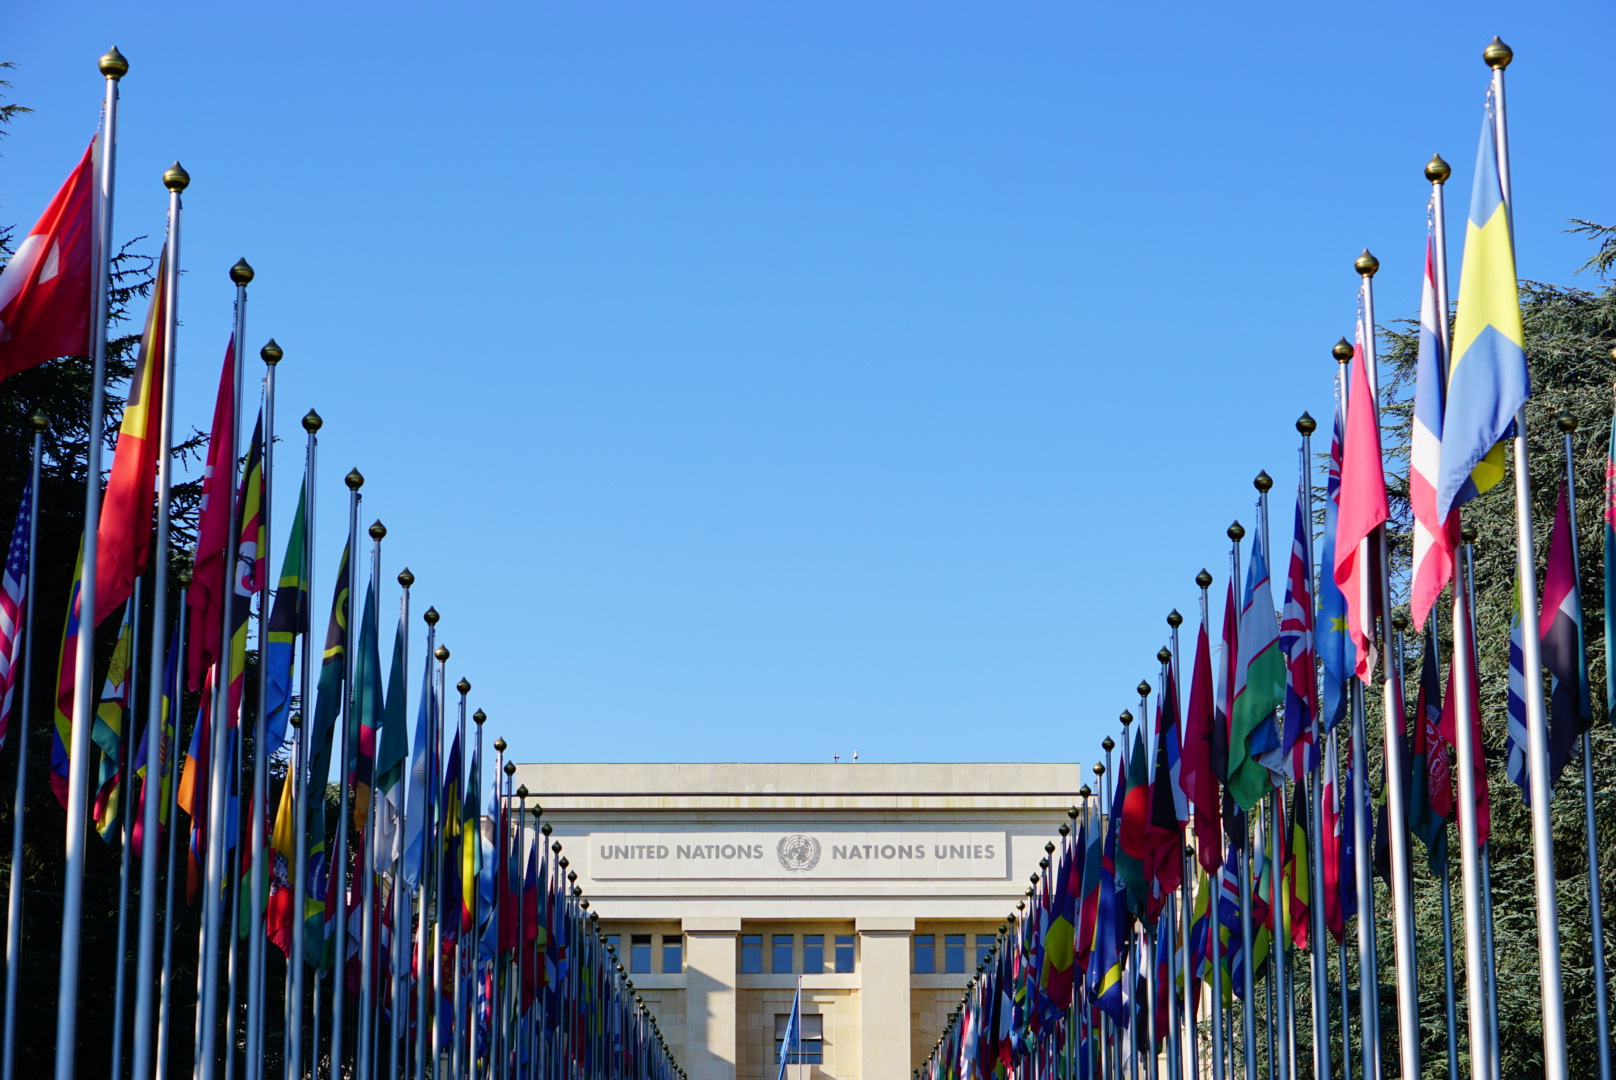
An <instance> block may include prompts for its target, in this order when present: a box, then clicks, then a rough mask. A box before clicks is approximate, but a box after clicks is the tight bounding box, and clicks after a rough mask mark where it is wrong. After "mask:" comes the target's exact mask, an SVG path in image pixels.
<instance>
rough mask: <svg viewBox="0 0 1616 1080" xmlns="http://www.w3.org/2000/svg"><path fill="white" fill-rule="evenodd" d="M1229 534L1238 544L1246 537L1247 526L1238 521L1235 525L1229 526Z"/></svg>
mask: <svg viewBox="0 0 1616 1080" xmlns="http://www.w3.org/2000/svg"><path fill="white" fill-rule="evenodd" d="M1228 534H1229V539H1230V540H1233V541H1234V542H1235V543H1237V544H1238V543H1239V542H1240V541H1242V540H1244V539H1245V538H1246V527H1245V526H1244V525H1242V524H1240V523H1239V522H1238V521H1237V522H1235V523H1234V524H1233V525H1230V526H1229V528H1228Z"/></svg>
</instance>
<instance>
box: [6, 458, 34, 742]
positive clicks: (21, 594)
mask: <svg viewBox="0 0 1616 1080" xmlns="http://www.w3.org/2000/svg"><path fill="white" fill-rule="evenodd" d="M33 505H34V488H33V482H32V481H26V482H24V484H23V489H22V505H21V506H19V507H17V524H16V527H15V528H13V529H12V530H11V550H10V552H9V553H7V555H6V570H5V574H4V576H0V747H3V746H5V745H6V734H7V733H8V732H9V731H10V730H11V710H12V699H13V697H14V695H15V691H16V689H17V670H18V669H19V668H20V667H21V666H22V665H21V663H20V661H21V659H22V635H23V625H22V621H23V601H24V599H25V598H26V595H27V592H28V519H29V516H30V515H31V514H32V512H33Z"/></svg>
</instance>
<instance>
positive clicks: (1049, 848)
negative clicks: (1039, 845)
mask: <svg viewBox="0 0 1616 1080" xmlns="http://www.w3.org/2000/svg"><path fill="white" fill-rule="evenodd" d="M1044 854H1045V855H1053V854H1055V842H1054V841H1053V840H1046V841H1044Z"/></svg>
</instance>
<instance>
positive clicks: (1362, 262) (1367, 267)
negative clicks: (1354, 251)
mask: <svg viewBox="0 0 1616 1080" xmlns="http://www.w3.org/2000/svg"><path fill="white" fill-rule="evenodd" d="M1352 268H1353V269H1354V270H1356V271H1358V273H1359V275H1360V276H1362V277H1374V276H1375V271H1377V270H1379V269H1380V260H1379V259H1377V258H1375V257H1374V256H1373V255H1371V254H1369V249H1368V248H1364V249H1363V254H1362V255H1360V256H1358V257H1357V258H1356V259H1354V260H1352Z"/></svg>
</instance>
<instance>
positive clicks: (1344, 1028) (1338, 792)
mask: <svg viewBox="0 0 1616 1080" xmlns="http://www.w3.org/2000/svg"><path fill="white" fill-rule="evenodd" d="M1348 694H1349V696H1350V690H1349V692H1348ZM1330 739H1331V741H1332V743H1333V744H1334V745H1335V748H1336V759H1335V760H1336V763H1337V764H1338V765H1339V764H1340V749H1341V747H1340V744H1341V729H1340V726H1339V724H1338V725H1337V727H1336V728H1335V729H1334V730H1332V731H1331V732H1330ZM1333 779H1334V780H1335V783H1334V785H1333V786H1332V790H1333V791H1334V793H1335V806H1334V808H1333V809H1334V810H1335V815H1336V819H1337V820H1340V817H1341V797H1342V788H1341V773H1340V770H1339V769H1336V770H1335V771H1334V776H1333ZM1349 797H1350V796H1349ZM1336 873H1337V876H1338V877H1339V875H1340V867H1339V866H1338V867H1337V868H1336ZM1340 891H1341V890H1340V884H1339V881H1338V882H1337V886H1336V895H1337V902H1338V903H1339V902H1340V901H1339V897H1340ZM1336 954H1337V957H1336V962H1337V966H1338V967H1339V968H1340V969H1341V1076H1342V1078H1343V1080H1347V1078H1350V1077H1351V1076H1352V998H1351V995H1350V993H1349V991H1348V988H1347V987H1348V982H1349V979H1348V975H1347V971H1348V966H1347V935H1346V918H1345V916H1344V915H1343V917H1342V930H1341V940H1340V941H1339V942H1338V943H1337V945H1336Z"/></svg>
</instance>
